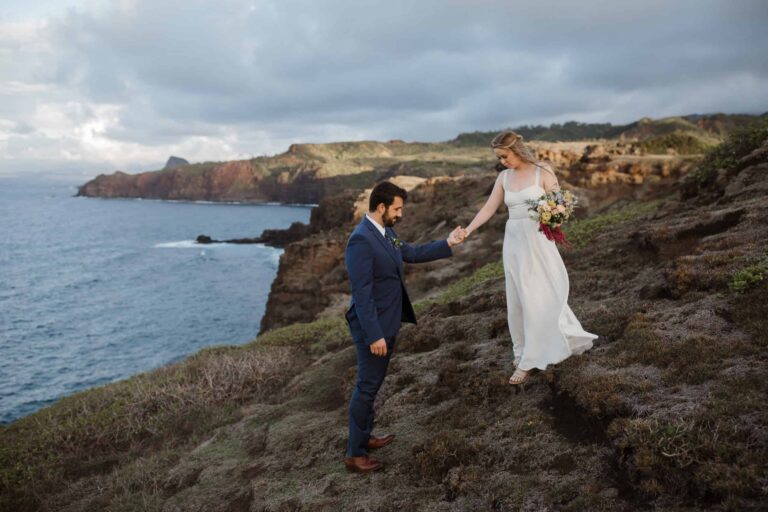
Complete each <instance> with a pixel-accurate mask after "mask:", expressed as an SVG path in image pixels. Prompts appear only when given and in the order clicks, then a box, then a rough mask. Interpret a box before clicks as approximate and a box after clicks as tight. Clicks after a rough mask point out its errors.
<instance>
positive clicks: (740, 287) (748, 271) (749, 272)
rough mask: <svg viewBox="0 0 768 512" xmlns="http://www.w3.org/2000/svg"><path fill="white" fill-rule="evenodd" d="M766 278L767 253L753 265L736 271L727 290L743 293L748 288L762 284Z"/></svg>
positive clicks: (767, 271)
mask: <svg viewBox="0 0 768 512" xmlns="http://www.w3.org/2000/svg"><path fill="white" fill-rule="evenodd" d="M766 277H768V253H765V254H764V255H763V257H762V258H761V259H760V260H759V261H758V262H757V263H754V264H753V265H750V266H748V267H746V268H743V269H740V270H738V271H736V272H735V273H734V274H733V276H732V277H731V281H730V282H729V283H728V288H730V289H731V290H732V291H734V292H736V293H744V292H745V291H747V290H748V289H749V288H752V287H753V286H756V285H758V284H760V283H762V282H763V281H764V280H765V278H766Z"/></svg>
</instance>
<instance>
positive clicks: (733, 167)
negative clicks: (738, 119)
mask: <svg viewBox="0 0 768 512" xmlns="http://www.w3.org/2000/svg"><path fill="white" fill-rule="evenodd" d="M766 139H768V118H767V117H764V118H761V119H760V120H758V121H756V122H755V123H754V124H752V125H749V126H747V127H743V128H738V129H735V130H734V131H732V132H731V133H730V134H728V137H727V138H726V139H725V141H723V142H722V143H721V144H719V145H717V146H715V147H714V148H712V149H711V150H710V151H709V152H707V154H706V155H705V157H704V160H703V161H702V162H701V163H700V164H699V166H698V167H697V168H696V170H695V171H693V172H692V173H690V174H688V176H686V179H685V185H686V190H687V191H688V192H689V193H692V194H693V195H695V193H696V192H698V191H699V190H701V189H703V188H706V187H708V186H709V185H711V184H712V183H714V181H715V178H716V177H717V173H718V171H719V170H721V169H722V170H724V171H726V172H728V173H731V172H734V171H737V170H738V166H739V160H740V159H742V158H743V157H745V156H747V155H748V154H749V153H751V152H752V151H754V150H755V149H757V148H759V147H760V146H761V145H762V144H763V143H764V142H765V140H766Z"/></svg>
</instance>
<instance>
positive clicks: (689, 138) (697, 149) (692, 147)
mask: <svg viewBox="0 0 768 512" xmlns="http://www.w3.org/2000/svg"><path fill="white" fill-rule="evenodd" d="M638 146H639V147H640V148H642V149H643V150H644V151H645V152H646V153H649V154H662V155H663V154H665V153H667V150H669V149H672V150H674V151H675V152H677V153H678V154H680V155H696V154H701V153H706V152H707V150H709V149H711V147H712V145H711V144H708V143H707V142H706V141H704V140H702V139H701V137H697V136H696V135H692V134H690V133H680V132H673V133H667V134H664V135H656V136H653V137H649V138H647V139H645V140H642V141H640V142H639V143H638Z"/></svg>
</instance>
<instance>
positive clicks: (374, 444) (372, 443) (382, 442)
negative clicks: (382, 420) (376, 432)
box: [365, 434, 395, 450]
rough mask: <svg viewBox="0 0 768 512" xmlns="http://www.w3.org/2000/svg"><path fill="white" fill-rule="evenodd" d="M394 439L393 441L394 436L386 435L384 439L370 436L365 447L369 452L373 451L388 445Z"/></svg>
mask: <svg viewBox="0 0 768 512" xmlns="http://www.w3.org/2000/svg"><path fill="white" fill-rule="evenodd" d="M394 439H395V434H388V435H386V436H384V437H376V436H371V437H370V438H369V439H368V444H367V445H366V446H365V447H366V448H368V449H369V450H375V449H377V448H381V447H382V446H386V445H388V444H389V443H391V442H392V441H393V440H394Z"/></svg>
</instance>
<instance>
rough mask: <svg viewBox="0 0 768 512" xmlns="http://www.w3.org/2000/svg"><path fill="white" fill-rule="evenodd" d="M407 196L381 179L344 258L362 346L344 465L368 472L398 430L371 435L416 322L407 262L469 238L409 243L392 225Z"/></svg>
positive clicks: (352, 324) (352, 317) (354, 328)
mask: <svg viewBox="0 0 768 512" xmlns="http://www.w3.org/2000/svg"><path fill="white" fill-rule="evenodd" d="M407 196H408V194H407V193H406V191H405V190H403V189H402V188H400V187H398V186H397V185H395V184H394V183H390V182H387V181H385V182H382V183H379V184H378V185H376V186H375V187H374V188H373V191H372V192H371V198H370V200H369V203H368V210H369V212H368V214H367V215H366V216H365V217H364V218H363V220H362V221H361V222H360V224H358V225H357V227H356V228H355V229H354V231H353V232H352V234H351V235H350V237H349V240H348V241H347V250H346V253H345V260H346V265H347V273H348V274H349V282H350V286H351V288H352V300H351V304H350V307H349V309H348V310H347V312H346V315H345V316H346V319H347V323H348V324H349V330H350V331H351V333H352V339H353V340H354V342H355V349H356V350H357V383H356V386H355V389H354V391H353V392H352V398H351V400H350V402H349V445H348V448H347V453H346V456H345V457H344V463H345V464H346V466H347V468H348V469H349V470H350V471H357V472H363V473H365V472H369V471H376V470H378V469H381V468H383V467H384V463H383V462H382V461H380V460H378V459H376V458H374V457H369V456H368V450H373V449H376V448H381V447H382V446H385V445H387V444H389V443H390V442H392V440H393V439H394V437H395V436H394V434H390V435H387V436H384V437H376V436H373V435H371V431H372V430H373V424H374V410H373V403H374V401H375V399H376V393H377V392H378V391H379V388H380V387H381V384H382V382H384V375H385V374H386V373H387V366H388V365H389V360H390V358H391V357H392V351H393V350H394V348H395V338H396V336H397V333H398V331H399V329H400V322H401V321H404V322H410V323H414V324H415V323H416V314H415V313H414V311H413V307H412V306H411V301H410V300H409V298H408V293H407V292H406V290H405V284H404V277H403V261H407V262H409V263H422V262H426V261H433V260H437V259H440V258H447V257H448V256H452V255H453V251H452V250H451V247H453V246H454V245H457V244H460V243H461V242H462V241H463V240H464V230H462V229H461V227H457V228H456V229H455V230H453V231H452V232H451V234H450V235H449V237H448V238H447V239H446V240H438V241H435V242H430V243H427V244H423V245H415V246H414V245H409V244H407V243H405V242H403V241H402V240H400V239H398V238H397V234H396V233H395V231H394V230H393V229H392V226H394V225H395V223H396V222H398V221H399V220H400V219H401V218H402V217H403V204H404V203H405V200H406V198H407Z"/></svg>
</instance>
